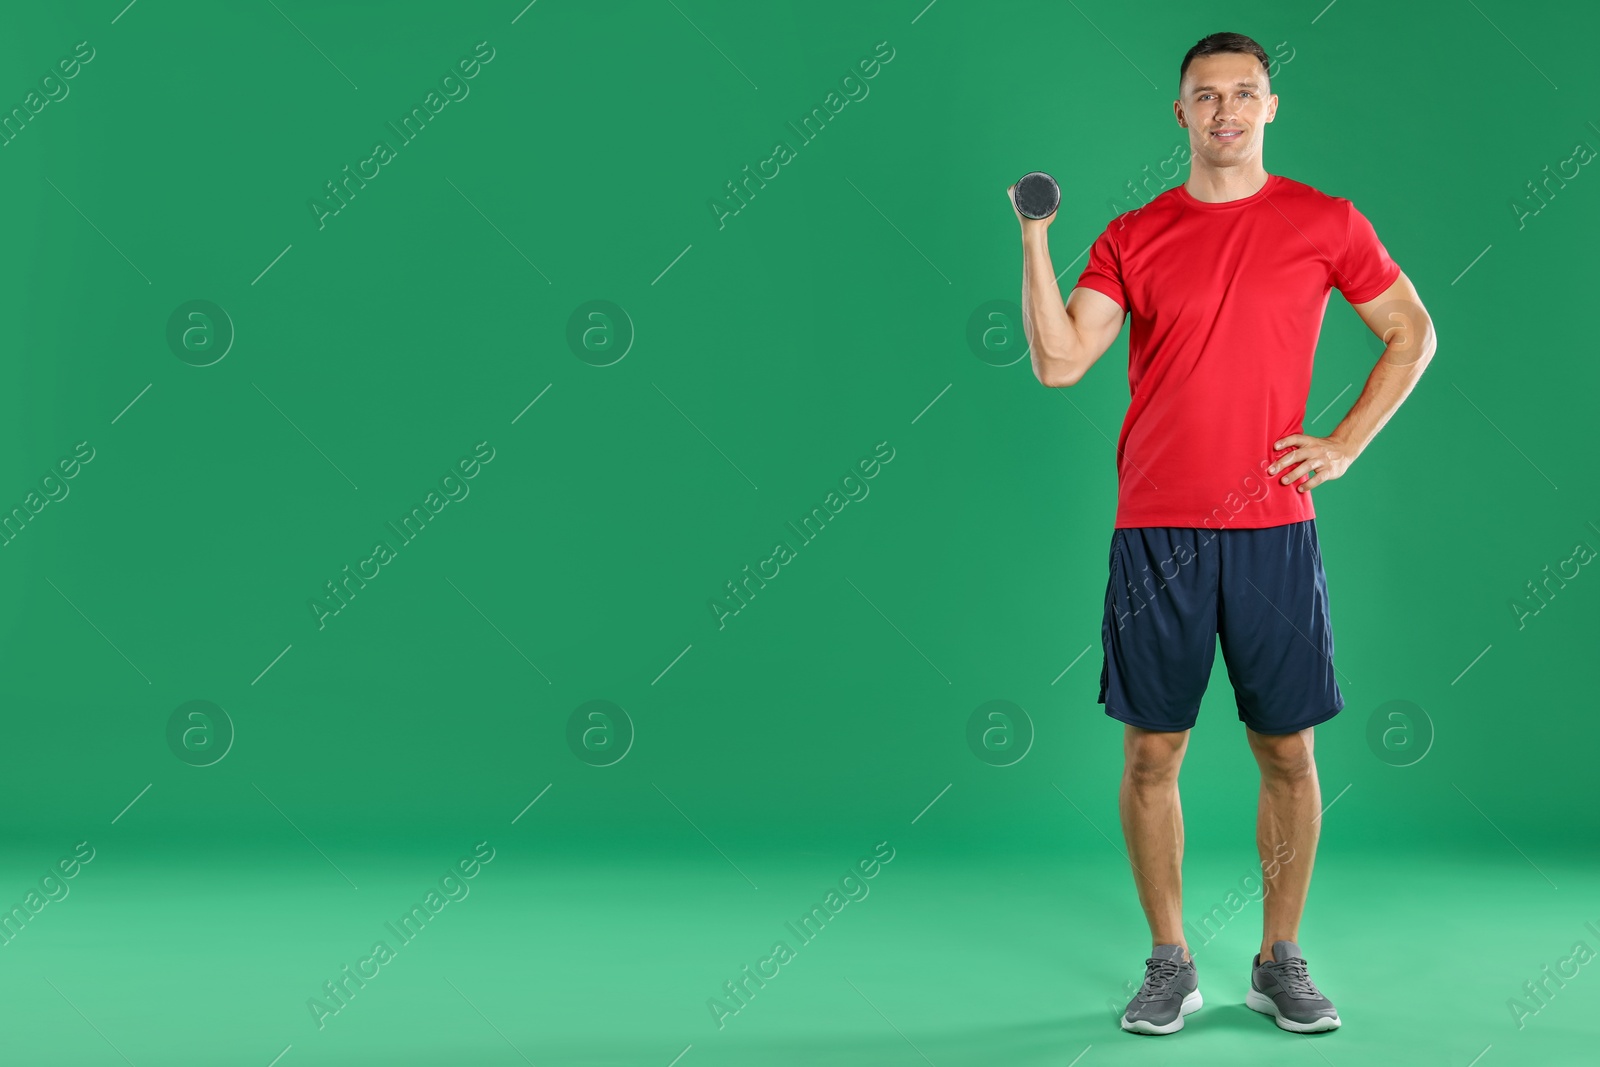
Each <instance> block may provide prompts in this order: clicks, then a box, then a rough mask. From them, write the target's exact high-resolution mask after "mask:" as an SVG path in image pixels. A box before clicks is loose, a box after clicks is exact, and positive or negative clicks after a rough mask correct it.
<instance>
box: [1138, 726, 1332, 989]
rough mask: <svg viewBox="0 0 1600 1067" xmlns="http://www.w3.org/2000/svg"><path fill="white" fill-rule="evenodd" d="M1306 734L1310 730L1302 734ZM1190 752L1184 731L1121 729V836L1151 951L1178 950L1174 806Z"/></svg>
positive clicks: (1178, 840) (1179, 879)
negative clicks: (1161, 947) (1147, 926)
mask: <svg viewBox="0 0 1600 1067" xmlns="http://www.w3.org/2000/svg"><path fill="white" fill-rule="evenodd" d="M1307 732H1308V733H1309V732H1310V731H1307ZM1188 747H1189V731H1188V730H1177V731H1171V732H1163V731H1158V730H1145V729H1141V728H1140V727H1137V726H1125V728H1124V730H1123V735H1122V753H1123V769H1122V789H1121V794H1120V797H1119V806H1120V808H1121V812H1122V835H1123V837H1124V838H1125V839H1126V840H1127V842H1128V858H1129V860H1130V861H1131V862H1132V864H1133V883H1134V886H1135V887H1136V888H1137V889H1138V891H1139V906H1140V907H1142V908H1143V909H1144V916H1145V919H1146V920H1147V921H1148V922H1149V923H1150V938H1151V946H1152V947H1154V946H1155V945H1182V946H1183V951H1184V958H1185V959H1188V958H1190V956H1189V945H1188V942H1186V941H1185V940H1184V938H1183V809H1182V807H1181V806H1180V805H1179V803H1178V768H1179V767H1180V766H1182V764H1183V754H1184V751H1185V750H1186V749H1187V748H1188Z"/></svg>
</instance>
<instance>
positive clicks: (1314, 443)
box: [1267, 433, 1356, 493]
mask: <svg viewBox="0 0 1600 1067" xmlns="http://www.w3.org/2000/svg"><path fill="white" fill-rule="evenodd" d="M1272 447H1273V448H1287V449H1289V450H1290V451H1289V452H1288V453H1286V454H1285V455H1282V456H1279V457H1278V459H1277V462H1275V463H1273V465H1272V466H1270V467H1268V468H1267V473H1268V474H1277V473H1278V472H1279V471H1281V470H1287V469H1288V468H1290V467H1293V468H1294V469H1293V470H1289V472H1288V473H1287V474H1285V475H1284V476H1283V477H1282V478H1281V479H1279V480H1280V481H1281V482H1282V483H1283V484H1284V485H1294V484H1295V483H1296V482H1301V479H1306V480H1305V481H1304V482H1303V483H1302V484H1300V485H1298V486H1296V488H1297V489H1298V491H1299V492H1302V493H1305V492H1309V491H1311V490H1312V489H1314V488H1316V487H1317V486H1319V485H1321V484H1322V483H1323V482H1328V481H1332V480H1333V479H1335V478H1338V477H1340V476H1341V475H1343V474H1344V472H1345V471H1347V470H1349V469H1350V464H1352V463H1354V462H1355V458H1356V457H1355V454H1354V453H1353V452H1352V451H1351V450H1350V448H1349V447H1348V446H1347V445H1345V443H1344V442H1343V441H1340V440H1339V439H1338V438H1337V437H1312V436H1310V435H1309V434H1303V433H1292V434H1290V435H1289V436H1287V437H1282V438H1279V439H1278V442H1277V443H1276V444H1274V445H1273V446H1272Z"/></svg>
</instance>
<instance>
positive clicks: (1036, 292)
mask: <svg viewBox="0 0 1600 1067" xmlns="http://www.w3.org/2000/svg"><path fill="white" fill-rule="evenodd" d="M1022 328H1023V331H1024V332H1025V333H1026V334H1027V337H1028V352H1029V354H1030V355H1031V356H1032V358H1033V374H1034V377H1036V378H1038V379H1039V381H1041V382H1043V383H1044V384H1045V385H1056V384H1067V385H1070V384H1072V383H1073V382H1075V381H1077V379H1078V378H1080V377H1082V371H1081V369H1077V368H1075V367H1074V363H1073V360H1074V356H1075V353H1074V351H1073V349H1074V347H1075V344H1076V337H1075V336H1074V334H1073V331H1072V322H1071V320H1070V319H1068V318H1067V309H1066V305H1064V304H1063V303H1062V302H1061V289H1060V288H1059V287H1058V286H1057V285H1056V276H1055V268H1054V266H1053V265H1052V264H1051V262H1050V241H1049V238H1048V237H1047V236H1046V231H1045V229H1044V227H1042V226H1041V227H1039V228H1038V229H1036V230H1035V229H1030V228H1024V230H1023V232H1022Z"/></svg>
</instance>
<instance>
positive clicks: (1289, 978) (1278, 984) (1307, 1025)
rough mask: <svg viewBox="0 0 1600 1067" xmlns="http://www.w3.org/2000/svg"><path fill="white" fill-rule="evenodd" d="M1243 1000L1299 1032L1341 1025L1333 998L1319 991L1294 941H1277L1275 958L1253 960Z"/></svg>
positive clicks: (1291, 1029)
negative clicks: (1248, 985) (1266, 960)
mask: <svg viewBox="0 0 1600 1067" xmlns="http://www.w3.org/2000/svg"><path fill="white" fill-rule="evenodd" d="M1244 1002H1245V1004H1246V1005H1247V1006H1249V1007H1251V1008H1254V1009H1255V1010H1256V1011H1259V1012H1261V1013H1262V1014H1263V1015H1270V1016H1272V1017H1273V1018H1274V1019H1275V1020H1276V1021H1277V1023H1278V1026H1279V1027H1281V1028H1282V1029H1284V1030H1290V1031H1292V1032H1294V1033H1297V1034H1315V1033H1320V1032H1321V1031H1323V1030H1334V1029H1337V1028H1338V1026H1339V1013H1338V1012H1337V1011H1335V1010H1334V1007H1333V1001H1331V1000H1329V999H1328V998H1327V997H1325V996H1323V995H1322V994H1321V992H1319V991H1318V990H1317V986H1316V983H1314V982H1312V981H1311V976H1310V975H1309V974H1307V973H1306V960H1305V957H1304V956H1302V955H1300V946H1299V945H1297V944H1295V943H1294V942H1293V941H1275V942H1273V944H1272V959H1271V961H1269V962H1267V963H1260V962H1257V961H1256V960H1251V962H1250V991H1249V992H1248V993H1246V994H1245V996H1244Z"/></svg>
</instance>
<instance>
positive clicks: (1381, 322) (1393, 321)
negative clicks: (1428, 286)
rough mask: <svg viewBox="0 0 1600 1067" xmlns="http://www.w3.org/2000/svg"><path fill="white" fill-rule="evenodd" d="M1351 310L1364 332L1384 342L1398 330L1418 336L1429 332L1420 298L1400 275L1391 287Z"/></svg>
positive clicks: (1427, 321) (1429, 320)
mask: <svg viewBox="0 0 1600 1067" xmlns="http://www.w3.org/2000/svg"><path fill="white" fill-rule="evenodd" d="M1350 306H1351V307H1352V308H1354V309H1355V312H1356V314H1357V315H1359V316H1361V321H1363V322H1365V323H1366V324H1367V328H1368V329H1370V330H1371V331H1372V332H1373V333H1374V334H1376V335H1377V336H1378V337H1380V338H1382V339H1384V340H1385V341H1387V340H1388V339H1389V335H1391V334H1393V333H1394V331H1395V330H1397V329H1400V330H1405V331H1407V332H1415V333H1416V334H1417V335H1418V336H1421V335H1422V334H1425V333H1426V332H1428V331H1429V330H1430V329H1431V319H1430V318H1429V316H1428V311H1427V309H1426V308H1424V307H1423V306H1422V298H1421V297H1420V296H1419V295H1418V294H1417V290H1416V287H1415V286H1413V285H1412V284H1411V279H1409V278H1407V277H1406V276H1405V274H1404V273H1403V272H1402V273H1401V274H1400V276H1399V277H1398V278H1396V279H1395V280H1394V284H1392V285H1390V286H1389V288H1387V289H1385V290H1384V291H1383V292H1381V293H1379V294H1378V295H1377V296H1375V297H1373V298H1372V299H1371V300H1364V301H1362V302H1361V303H1359V304H1352V305H1350Z"/></svg>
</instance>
